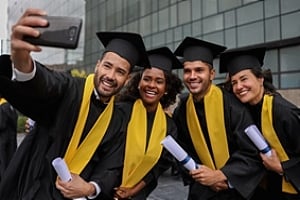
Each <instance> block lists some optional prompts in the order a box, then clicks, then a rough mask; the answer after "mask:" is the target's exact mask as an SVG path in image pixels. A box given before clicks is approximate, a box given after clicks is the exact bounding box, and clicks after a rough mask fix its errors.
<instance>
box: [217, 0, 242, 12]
mask: <svg viewBox="0 0 300 200" xmlns="http://www.w3.org/2000/svg"><path fill="white" fill-rule="evenodd" d="M241 4H242V1H241V0H226V1H224V0H219V7H220V11H224V10H229V9H232V8H235V7H238V6H240V5H241Z"/></svg>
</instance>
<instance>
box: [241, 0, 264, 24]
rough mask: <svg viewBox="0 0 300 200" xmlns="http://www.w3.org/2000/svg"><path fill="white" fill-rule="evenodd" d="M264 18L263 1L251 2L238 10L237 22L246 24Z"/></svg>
mask: <svg viewBox="0 0 300 200" xmlns="http://www.w3.org/2000/svg"><path fill="white" fill-rule="evenodd" d="M261 19H263V3H262V2H260V3H256V4H251V5H249V6H245V7H242V8H240V9H238V10H237V24H238V25H241V24H245V23H249V22H253V21H257V20H261Z"/></svg>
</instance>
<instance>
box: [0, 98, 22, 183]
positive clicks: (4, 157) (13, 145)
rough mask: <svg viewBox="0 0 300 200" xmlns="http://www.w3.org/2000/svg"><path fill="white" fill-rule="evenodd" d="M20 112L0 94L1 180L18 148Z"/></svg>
mask: <svg viewBox="0 0 300 200" xmlns="http://www.w3.org/2000/svg"><path fill="white" fill-rule="evenodd" d="M17 124H18V113H17V111H16V110H15V109H14V108H13V107H12V106H11V105H10V103H9V102H7V101H6V99H4V98H2V96H1V94H0V182H1V179H2V177H3V175H4V173H5V169H6V167H7V165H8V163H9V162H10V159H11V158H12V156H13V154H14V153H15V151H16V149H17Z"/></svg>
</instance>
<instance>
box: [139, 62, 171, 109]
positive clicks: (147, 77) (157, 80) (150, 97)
mask: <svg viewBox="0 0 300 200" xmlns="http://www.w3.org/2000/svg"><path fill="white" fill-rule="evenodd" d="M139 92H140V96H141V99H142V101H143V103H144V106H145V107H146V109H147V111H148V112H153V111H155V110H156V108H157V105H158V103H159V101H160V99H161V97H162V96H163V95H164V93H165V92H166V77H165V74H164V72H163V70H161V69H158V68H154V67H152V68H150V69H145V70H144V72H143V74H142V77H141V80H140V82H139Z"/></svg>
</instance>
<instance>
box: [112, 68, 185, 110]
mask: <svg viewBox="0 0 300 200" xmlns="http://www.w3.org/2000/svg"><path fill="white" fill-rule="evenodd" d="M143 72H144V70H142V71H139V72H136V73H135V74H133V76H132V78H131V79H130V81H129V82H128V83H127V84H126V86H125V87H124V88H123V89H122V90H121V91H120V92H119V94H118V95H116V100H117V101H131V102H133V101H135V100H136V99H138V98H140V93H139V89H138V85H139V82H140V80H141V78H142V74H143ZM164 75H165V78H166V93H167V94H165V95H163V97H162V98H161V99H160V103H161V105H162V107H163V108H167V107H169V106H170V105H172V104H174V103H175V102H176V96H177V94H180V93H181V91H182V90H183V88H184V87H183V84H182V81H181V79H180V78H179V77H178V76H177V75H176V74H173V73H168V72H165V71H164Z"/></svg>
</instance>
